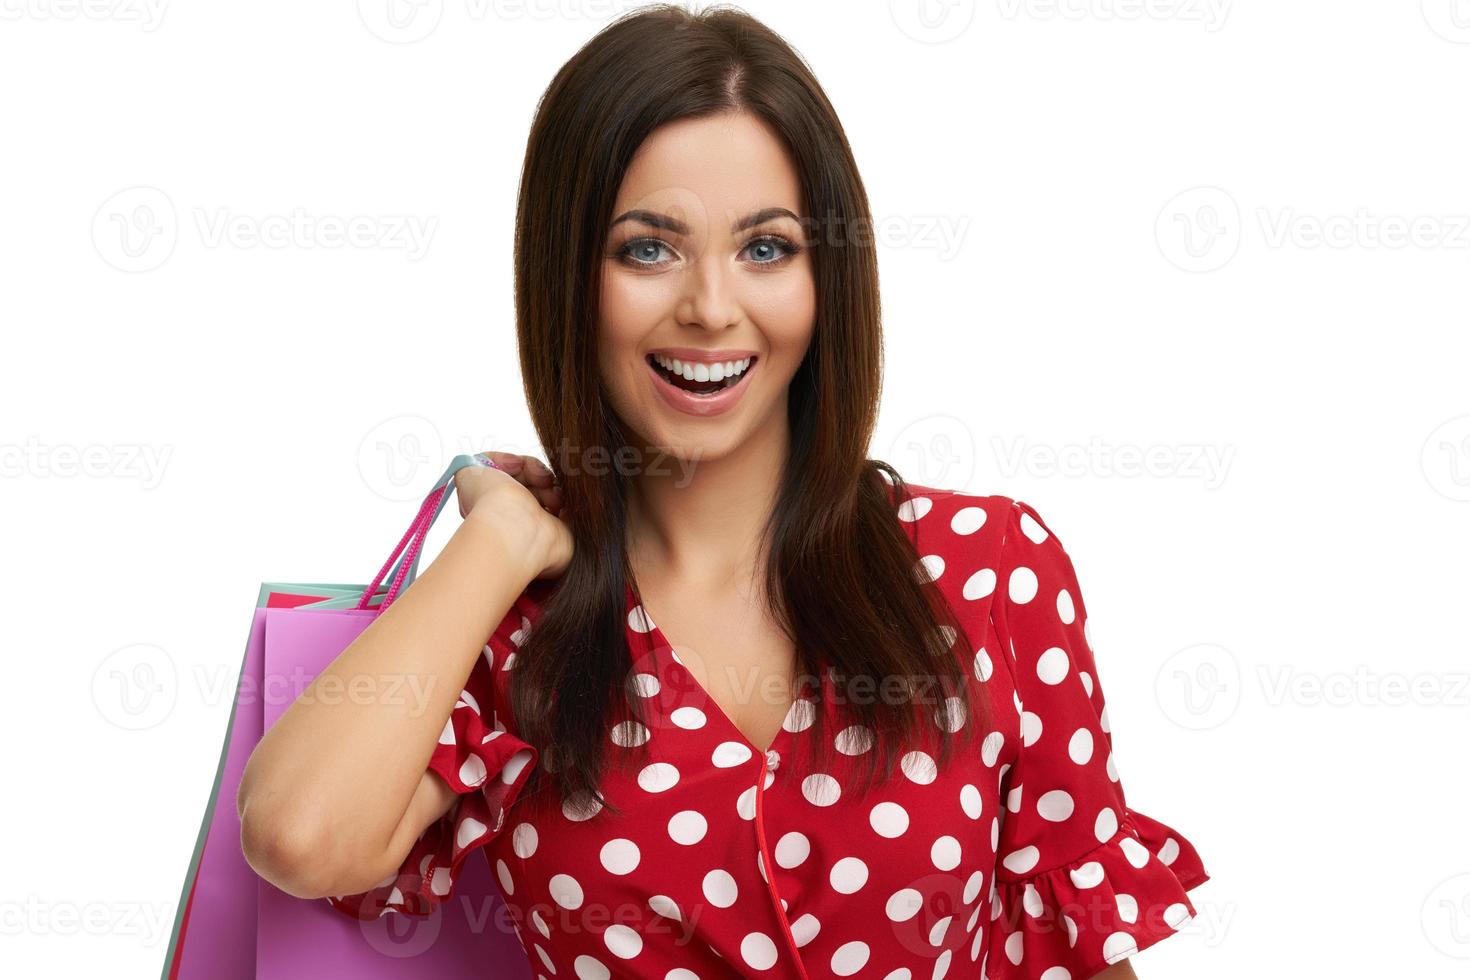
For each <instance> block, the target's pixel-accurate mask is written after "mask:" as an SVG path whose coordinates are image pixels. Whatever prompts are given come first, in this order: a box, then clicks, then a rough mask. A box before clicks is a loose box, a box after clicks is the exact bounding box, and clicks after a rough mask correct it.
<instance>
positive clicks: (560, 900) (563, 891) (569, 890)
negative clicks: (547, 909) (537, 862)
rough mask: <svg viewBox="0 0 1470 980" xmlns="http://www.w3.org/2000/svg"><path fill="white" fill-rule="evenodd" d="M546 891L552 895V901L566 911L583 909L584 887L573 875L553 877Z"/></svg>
mask: <svg viewBox="0 0 1470 980" xmlns="http://www.w3.org/2000/svg"><path fill="white" fill-rule="evenodd" d="M546 890H547V891H548V892H550V893H551V900H552V901H553V902H555V903H556V904H558V905H560V906H561V907H562V908H564V909H579V908H581V907H582V886H581V885H579V884H577V879H576V878H573V877H572V876H571V875H552V877H551V881H549V882H547V884H546Z"/></svg>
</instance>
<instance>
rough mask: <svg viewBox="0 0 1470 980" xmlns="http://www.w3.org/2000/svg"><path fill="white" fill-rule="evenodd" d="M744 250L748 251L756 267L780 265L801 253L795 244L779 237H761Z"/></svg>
mask: <svg viewBox="0 0 1470 980" xmlns="http://www.w3.org/2000/svg"><path fill="white" fill-rule="evenodd" d="M746 248H748V249H749V250H750V253H751V257H752V258H754V259H755V264H756V265H780V264H781V263H783V262H785V261H786V260H787V259H789V258H791V257H792V256H793V255H795V254H796V253H797V252H800V251H801V248H800V247H799V246H798V245H797V244H796V243H795V242H793V241H791V240H790V239H789V238H783V237H782V236H780V235H762V236H761V237H760V238H757V239H756V240H755V241H753V242H751V243H750V244H749V245H748V246H746ZM762 256H767V257H762Z"/></svg>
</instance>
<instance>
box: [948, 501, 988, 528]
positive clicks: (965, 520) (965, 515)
mask: <svg viewBox="0 0 1470 980" xmlns="http://www.w3.org/2000/svg"><path fill="white" fill-rule="evenodd" d="M985 518H986V514H985V508H983V507H961V508H960V509H959V510H957V511H955V512H954V516H953V517H951V518H950V519H949V529H950V530H951V531H953V532H954V533H955V534H974V533H975V532H976V531H978V530H980V529H981V528H982V527H984V526H985Z"/></svg>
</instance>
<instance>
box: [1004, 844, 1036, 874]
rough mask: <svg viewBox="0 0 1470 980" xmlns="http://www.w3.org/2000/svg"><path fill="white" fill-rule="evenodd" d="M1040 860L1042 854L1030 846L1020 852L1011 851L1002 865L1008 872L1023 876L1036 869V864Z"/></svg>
mask: <svg viewBox="0 0 1470 980" xmlns="http://www.w3.org/2000/svg"><path fill="white" fill-rule="evenodd" d="M1040 860H1041V852H1040V851H1038V850H1037V849H1036V848H1035V847H1034V846H1030V845H1028V846H1026V847H1022V848H1020V849H1019V850H1015V851H1011V852H1010V853H1009V854H1007V855H1006V856H1005V857H1004V858H1002V859H1001V864H1003V865H1005V868H1006V870H1007V871H1009V872H1011V873H1012V874H1018V875H1023V874H1025V873H1026V872H1028V871H1030V870H1031V869H1032V868H1034V867H1036V862H1038V861H1040Z"/></svg>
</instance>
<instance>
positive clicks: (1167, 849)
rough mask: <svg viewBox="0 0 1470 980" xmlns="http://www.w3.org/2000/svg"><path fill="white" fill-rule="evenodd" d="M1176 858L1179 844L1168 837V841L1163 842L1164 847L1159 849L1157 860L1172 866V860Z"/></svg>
mask: <svg viewBox="0 0 1470 980" xmlns="http://www.w3.org/2000/svg"><path fill="white" fill-rule="evenodd" d="M1178 857H1179V842H1178V841H1177V840H1175V839H1174V838H1172V837H1170V838H1169V839H1168V840H1166V841H1164V846H1163V847H1161V848H1159V860H1160V861H1162V862H1164V864H1166V865H1168V864H1173V863H1174V860H1175V859H1176V858H1178Z"/></svg>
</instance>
